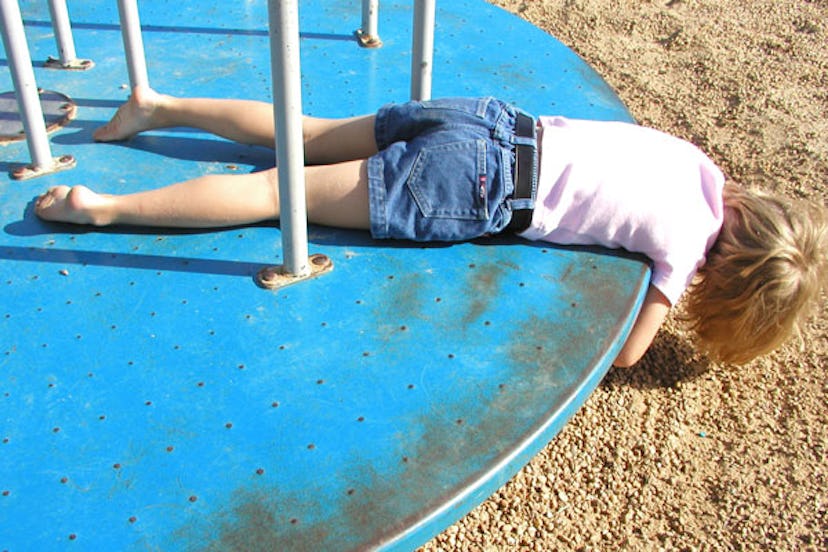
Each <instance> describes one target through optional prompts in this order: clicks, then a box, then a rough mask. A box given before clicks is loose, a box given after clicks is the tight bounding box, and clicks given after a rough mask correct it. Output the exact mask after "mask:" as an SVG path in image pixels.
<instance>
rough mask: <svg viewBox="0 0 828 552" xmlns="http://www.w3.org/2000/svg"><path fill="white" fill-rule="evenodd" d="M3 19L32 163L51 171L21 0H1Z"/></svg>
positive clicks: (10, 66) (8, 53) (51, 161)
mask: <svg viewBox="0 0 828 552" xmlns="http://www.w3.org/2000/svg"><path fill="white" fill-rule="evenodd" d="M0 18H2V21H0V22H2V25H0V30H2V34H3V45H4V46H5V48H6V56H7V57H8V58H9V69H10V70H11V76H12V82H13V83H14V92H15V94H16V96H17V104H18V109H19V110H20V118H21V119H22V122H23V131H24V132H25V133H26V142H27V143H28V146H29V155H31V157H32V165H33V166H34V167H35V168H37V169H47V170H48V168H50V167H51V166H52V165H53V164H54V161H53V160H52V153H51V150H50V149H49V138H48V137H47V135H46V124H45V122H44V120H43V108H42V107H41V106H40V95H39V93H38V90H37V83H36V82H35V76H34V70H33V69H32V59H31V57H30V54H29V45H28V44H27V43H26V34H25V32H24V30H23V17H22V16H21V14H20V6H19V5H18V4H17V0H0Z"/></svg>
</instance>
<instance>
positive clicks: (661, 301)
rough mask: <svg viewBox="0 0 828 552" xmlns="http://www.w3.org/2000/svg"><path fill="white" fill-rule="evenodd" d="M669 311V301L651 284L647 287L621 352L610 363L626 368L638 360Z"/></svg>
mask: <svg viewBox="0 0 828 552" xmlns="http://www.w3.org/2000/svg"><path fill="white" fill-rule="evenodd" d="M669 311H670V301H668V300H667V297H665V296H664V294H663V293H661V292H660V291H659V290H657V289H656V288H655V287H653V286H652V285H651V286H650V287H649V289H647V295H646V297H644V304H643V305H641V311H640V312H639V313H638V318H636V320H635V324H633V328H632V331H631V332H630V335H629V336H628V337H627V341H626V342H625V343H624V346H623V347H622V348H621V352H620V353H618V356H617V357H616V358H615V362H613V363H612V364H613V366H619V367H623V368H626V367H628V366H632V365H633V364H635V363H636V362H638V359H640V358H641V356H642V355H643V354H644V353H645V352H646V351H647V348H648V347H649V346H650V343H652V342H653V338H654V337H655V335H656V333H658V329H659V328H660V327H661V323H662V322H664V319H665V318H666V317H667V313H668V312H669Z"/></svg>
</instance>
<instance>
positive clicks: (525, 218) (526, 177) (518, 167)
mask: <svg viewBox="0 0 828 552" xmlns="http://www.w3.org/2000/svg"><path fill="white" fill-rule="evenodd" d="M515 135H517V136H520V137H523V138H534V137H535V136H536V133H535V120H534V119H533V118H532V117H529V116H528V115H524V114H523V113H518V114H517V118H516V120H515ZM536 148H537V145H536V146H535V147H533V146H527V145H524V144H516V145H515V169H514V174H513V177H514V184H515V191H514V193H513V194H512V199H535V198H534V195H535V185H534V183H533V182H532V181H533V176H534V175H535V174H536V167H535V156H536V153H535V152H536ZM532 211H533V209H515V210H513V211H512V220H511V221H509V224H508V226H506V231H507V232H512V233H515V234H518V233H520V232H523V231H524V230H526V229H527V228H529V225H530V224H531V223H532Z"/></svg>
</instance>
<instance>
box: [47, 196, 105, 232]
mask: <svg viewBox="0 0 828 552" xmlns="http://www.w3.org/2000/svg"><path fill="white" fill-rule="evenodd" d="M108 197H109V196H105V195H101V194H97V193H95V192H93V191H92V190H90V189H89V188H87V187H86V186H74V187H72V188H70V187H69V186H55V187H54V188H49V190H48V191H47V192H46V193H44V194H43V195H41V196H40V197H38V198H37V200H36V201H35V213H36V214H37V216H39V217H40V218H42V219H44V220H53V221H57V222H72V223H74V224H94V225H96V226H103V225H106V224H109V223H110V222H111V220H110V217H109V216H108V215H107V214H106V213H107V207H108V206H109V200H108Z"/></svg>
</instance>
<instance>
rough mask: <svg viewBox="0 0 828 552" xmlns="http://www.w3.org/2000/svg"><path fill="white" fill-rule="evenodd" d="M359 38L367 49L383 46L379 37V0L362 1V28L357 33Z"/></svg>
mask: <svg viewBox="0 0 828 552" xmlns="http://www.w3.org/2000/svg"><path fill="white" fill-rule="evenodd" d="M357 37H358V38H359V42H360V44H361V45H362V46H365V47H366V48H379V47H380V46H382V40H380V37H379V0H362V27H360V29H359V30H358V31H357Z"/></svg>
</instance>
